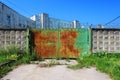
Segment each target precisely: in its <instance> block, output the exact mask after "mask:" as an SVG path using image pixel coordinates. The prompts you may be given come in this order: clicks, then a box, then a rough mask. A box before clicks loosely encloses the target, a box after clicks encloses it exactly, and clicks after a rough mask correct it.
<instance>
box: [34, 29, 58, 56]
mask: <svg viewBox="0 0 120 80" xmlns="http://www.w3.org/2000/svg"><path fill="white" fill-rule="evenodd" d="M33 34H34V44H35V47H34V49H35V52H36V53H37V56H39V57H43V58H49V57H52V56H56V55H57V53H58V50H57V47H56V43H57V41H58V35H57V34H58V33H57V32H46V33H45V32H42V31H34V32H33Z"/></svg>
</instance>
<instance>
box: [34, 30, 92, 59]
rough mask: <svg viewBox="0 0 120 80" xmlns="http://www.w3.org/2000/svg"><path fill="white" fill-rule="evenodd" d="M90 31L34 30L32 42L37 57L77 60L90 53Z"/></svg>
mask: <svg viewBox="0 0 120 80" xmlns="http://www.w3.org/2000/svg"><path fill="white" fill-rule="evenodd" d="M90 40H91V39H90V30H89V29H85V28H84V29H82V28H81V29H33V30H32V41H33V43H34V46H33V47H34V50H35V52H36V53H37V56H39V57H43V58H52V57H65V58H67V57H69V58H76V57H78V56H80V55H85V54H88V53H89V52H90Z"/></svg>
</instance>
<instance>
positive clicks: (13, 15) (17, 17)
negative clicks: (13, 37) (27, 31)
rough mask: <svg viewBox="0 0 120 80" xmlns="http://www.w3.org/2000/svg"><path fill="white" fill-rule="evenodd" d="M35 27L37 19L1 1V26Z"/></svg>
mask: <svg viewBox="0 0 120 80" xmlns="http://www.w3.org/2000/svg"><path fill="white" fill-rule="evenodd" d="M27 27H28V28H35V27H36V26H35V21H33V20H31V19H29V18H26V17H24V16H22V15H21V14H19V13H17V12H16V11H14V10H13V9H11V8H10V7H8V6H7V5H5V4H3V3H2V2H0V28H27Z"/></svg>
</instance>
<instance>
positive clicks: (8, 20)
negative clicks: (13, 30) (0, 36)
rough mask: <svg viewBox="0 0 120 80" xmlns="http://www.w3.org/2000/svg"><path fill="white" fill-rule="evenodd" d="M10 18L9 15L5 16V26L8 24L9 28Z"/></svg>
mask: <svg viewBox="0 0 120 80" xmlns="http://www.w3.org/2000/svg"><path fill="white" fill-rule="evenodd" d="M10 22H11V21H10V16H9V15H7V24H8V26H9V27H10Z"/></svg>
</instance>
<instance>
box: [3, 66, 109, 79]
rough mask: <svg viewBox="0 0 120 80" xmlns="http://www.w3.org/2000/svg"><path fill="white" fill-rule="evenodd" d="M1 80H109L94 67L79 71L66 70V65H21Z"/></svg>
mask: <svg viewBox="0 0 120 80" xmlns="http://www.w3.org/2000/svg"><path fill="white" fill-rule="evenodd" d="M2 80H111V79H110V77H109V76H108V75H106V74H104V73H101V72H99V71H96V69H95V68H94V67H91V68H83V69H79V70H72V69H68V68H67V66H66V65H57V66H53V67H40V66H39V65H38V64H29V65H21V66H19V67H18V68H16V69H14V70H13V71H11V72H10V73H8V74H7V75H6V76H5V77H3V78H2Z"/></svg>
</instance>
